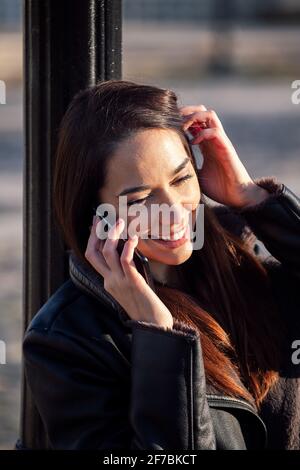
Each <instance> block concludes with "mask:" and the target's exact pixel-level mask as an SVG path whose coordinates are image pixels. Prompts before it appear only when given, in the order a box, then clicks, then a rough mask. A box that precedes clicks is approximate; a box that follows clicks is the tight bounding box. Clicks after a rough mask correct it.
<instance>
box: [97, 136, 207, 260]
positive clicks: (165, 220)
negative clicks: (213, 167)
mask: <svg viewBox="0 0 300 470" xmlns="http://www.w3.org/2000/svg"><path fill="white" fill-rule="evenodd" d="M140 186H142V187H141V188H139V189H138V188H137V187H140ZM121 195H123V197H124V195H126V197H127V200H126V205H127V209H128V210H129V207H130V205H131V204H132V203H138V204H139V205H140V206H144V207H145V209H143V210H144V211H145V210H146V213H147V228H146V230H145V229H144V225H143V230H142V233H143V238H139V243H138V245H137V248H138V250H140V252H142V253H143V254H144V255H145V256H147V258H148V259H149V260H154V261H158V262H160V263H164V264H168V265H176V264H181V263H183V262H184V261H186V260H187V259H188V258H189V257H190V256H191V254H192V243H191V241H190V238H189V233H190V232H189V229H192V228H193V227H194V223H195V220H196V209H197V206H198V204H199V202H200V196H201V193H200V187H199V183H198V179H197V175H196V173H195V170H194V167H193V165H192V163H191V161H190V158H189V157H188V154H187V152H186V150H185V148H184V145H183V143H182V141H181V139H180V137H179V135H178V134H177V133H176V132H175V131H172V130H166V129H146V130H142V131H139V132H137V133H135V134H134V136H132V137H130V138H128V139H126V140H125V141H123V142H122V143H121V144H120V145H119V146H118V148H117V151H116V152H115V154H114V155H113V157H112V158H111V159H110V161H109V163H108V168H107V180H106V183H105V186H104V187H103V188H102V189H101V190H100V192H99V198H100V201H101V202H103V203H109V204H112V205H113V206H114V207H115V211H116V214H117V216H118V215H119V210H118V209H119V198H120V196H121ZM136 201H138V202H136ZM153 204H155V205H161V204H164V205H167V207H168V208H171V207H173V211H171V213H170V216H168V215H169V214H168V215H167V216H165V213H164V215H163V216H159V217H158V218H157V217H155V216H154V215H153V212H152V213H151V206H152V205H153ZM165 207H166V206H165ZM152 211H153V207H152ZM137 217H139V215H138V213H137V214H136V215H131V216H130V215H129V216H128V218H127V223H128V227H129V226H130V222H131V221H132V220H133V219H137ZM151 217H152V221H151ZM143 220H145V219H144V218H143ZM191 225H192V226H191ZM185 228H186V229H187V233H186V237H187V238H185V242H184V243H183V244H180V245H179V246H175V247H174V243H173V244H172V243H170V242H168V241H166V242H164V241H162V240H160V241H159V240H155V239H151V236H152V237H154V238H155V237H156V238H160V237H161V235H165V234H166V235H167V236H169V238H171V239H172V238H173V239H174V235H175V234H177V236H180V235H181V234H182V233H183V231H184V229H185ZM138 230H141V225H138ZM130 233H131V232H130ZM145 236H146V237H147V238H145Z"/></svg>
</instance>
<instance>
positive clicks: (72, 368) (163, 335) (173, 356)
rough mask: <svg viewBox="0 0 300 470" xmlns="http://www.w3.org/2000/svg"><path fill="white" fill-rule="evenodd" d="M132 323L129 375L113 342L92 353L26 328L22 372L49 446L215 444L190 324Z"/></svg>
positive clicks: (195, 338)
mask: <svg viewBox="0 0 300 470" xmlns="http://www.w3.org/2000/svg"><path fill="white" fill-rule="evenodd" d="M130 323H131V326H132V352H131V354H132V358H131V370H130V368H129V369H128V379H126V378H125V377H124V376H123V377H122V374H120V373H119V372H118V371H117V370H118V367H116V364H118V361H120V352H119V350H118V349H117V347H114V349H112V347H111V346H112V342H111V341H103V342H102V343H101V348H99V347H98V349H97V350H95V351H94V350H93V349H92V348H91V346H90V345H89V346H86V345H84V344H83V343H82V342H81V341H78V339H76V340H75V339H74V338H73V337H71V336H70V337H69V336H66V335H65V334H62V333H60V332H57V331H52V330H50V331H43V330H42V329H36V328H32V329H29V330H28V331H27V332H26V334H25V337H24V341H23V355H24V368H25V375H26V379H27V382H28V385H29V387H30V389H31V392H32V394H33V398H34V401H35V403H36V406H37V409H38V411H39V413H40V415H41V418H42V421H43V423H44V426H45V429H46V432H47V434H48V437H49V440H50V442H51V445H52V448H53V449H98V450H100V449H111V448H122V449H125V448H127V449H158V450H167V449H170V450H175V449H215V436H214V431H213V426H212V420H211V417H210V413H209V407H208V403H207V400H206V394H205V391H206V388H205V376H204V369H203V362H202V353H201V344H200V339H199V336H198V333H197V332H196V330H194V329H193V328H190V327H189V326H188V325H187V324H185V323H184V322H180V321H178V320H176V319H175V320H174V327H173V329H169V328H163V327H160V326H157V325H155V324H151V323H145V322H136V321H132V322H130ZM125 375H126V374H125ZM127 380H128V384H127Z"/></svg>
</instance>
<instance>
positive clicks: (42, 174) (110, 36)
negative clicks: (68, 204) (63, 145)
mask: <svg viewBox="0 0 300 470" xmlns="http://www.w3.org/2000/svg"><path fill="white" fill-rule="evenodd" d="M23 16H24V123H25V161H24V194H23V196H24V205H23V209H24V216H23V241H24V245H23V246H24V252H23V319H24V321H23V326H24V331H25V329H26V328H27V326H28V324H29V322H30V320H31V319H32V317H33V316H34V315H35V313H36V312H37V311H38V310H39V308H40V307H41V306H42V305H43V304H44V303H45V302H46V300H47V299H48V298H49V297H50V296H51V294H52V293H53V292H54V291H55V290H56V289H57V288H58V287H59V286H60V285H61V284H62V283H63V282H64V281H65V280H66V279H67V277H68V270H67V266H68V263H67V252H66V247H65V246H64V243H63V242H62V240H61V239H60V236H59V234H58V230H57V227H55V224H54V219H53V211H52V205H51V194H52V174H53V164H54V153H55V147H56V138H57V129H58V126H59V123H60V120H61V118H62V115H63V113H64V112H65V110H66V108H67V106H68V103H69V102H70V100H71V98H72V97H73V95H74V94H75V93H76V92H77V91H78V90H80V89H82V88H85V87H87V86H88V85H91V84H94V83H96V82H97V81H99V80H107V79H111V78H117V79H118V78H121V64H122V62H121V57H122V49H121V47H122V44H121V27H122V7H121V0H24V2H23ZM58 412H59V410H58ZM20 428H21V429H20V438H21V439H20V441H21V442H20V443H21V444H22V445H24V446H25V447H26V448H32V449H46V448H48V447H49V443H48V442H47V439H46V435H45V432H44V428H43V424H42V421H41V419H40V416H39V414H38V412H37V410H36V407H35V405H34V402H33V399H32V396H31V393H30V390H29V389H28V386H27V384H26V378H25V377H24V373H23V376H22V397H21V424H20Z"/></svg>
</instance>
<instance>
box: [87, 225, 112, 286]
mask: <svg viewBox="0 0 300 470" xmlns="http://www.w3.org/2000/svg"><path fill="white" fill-rule="evenodd" d="M98 222H99V220H97V219H96V218H95V217H94V221H93V225H92V226H91V232H90V236H89V239H88V242H87V247H86V251H85V258H86V259H87V260H88V261H89V263H90V264H91V265H92V266H93V267H94V268H95V269H96V271H98V272H99V273H100V274H101V275H102V276H103V277H105V276H107V275H108V274H109V273H110V269H109V266H108V265H107V263H106V261H105V259H104V257H103V255H102V253H101V248H102V246H103V241H102V240H99V238H98V237H97V233H96V227H97V223H98Z"/></svg>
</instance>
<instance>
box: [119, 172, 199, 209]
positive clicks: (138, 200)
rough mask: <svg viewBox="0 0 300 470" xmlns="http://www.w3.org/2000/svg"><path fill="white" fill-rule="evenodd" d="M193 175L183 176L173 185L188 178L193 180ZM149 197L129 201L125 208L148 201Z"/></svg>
mask: <svg viewBox="0 0 300 470" xmlns="http://www.w3.org/2000/svg"><path fill="white" fill-rule="evenodd" d="M193 176H194V175H185V176H183V177H182V178H179V179H178V180H176V181H174V183H173V184H175V185H177V184H180V183H183V182H184V181H186V180H189V179H190V178H193ZM149 197H150V196H147V197H144V198H143V199H136V200H135V201H130V202H128V203H127V206H131V205H132V204H141V203H142V202H143V201H146V200H147V199H149Z"/></svg>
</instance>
